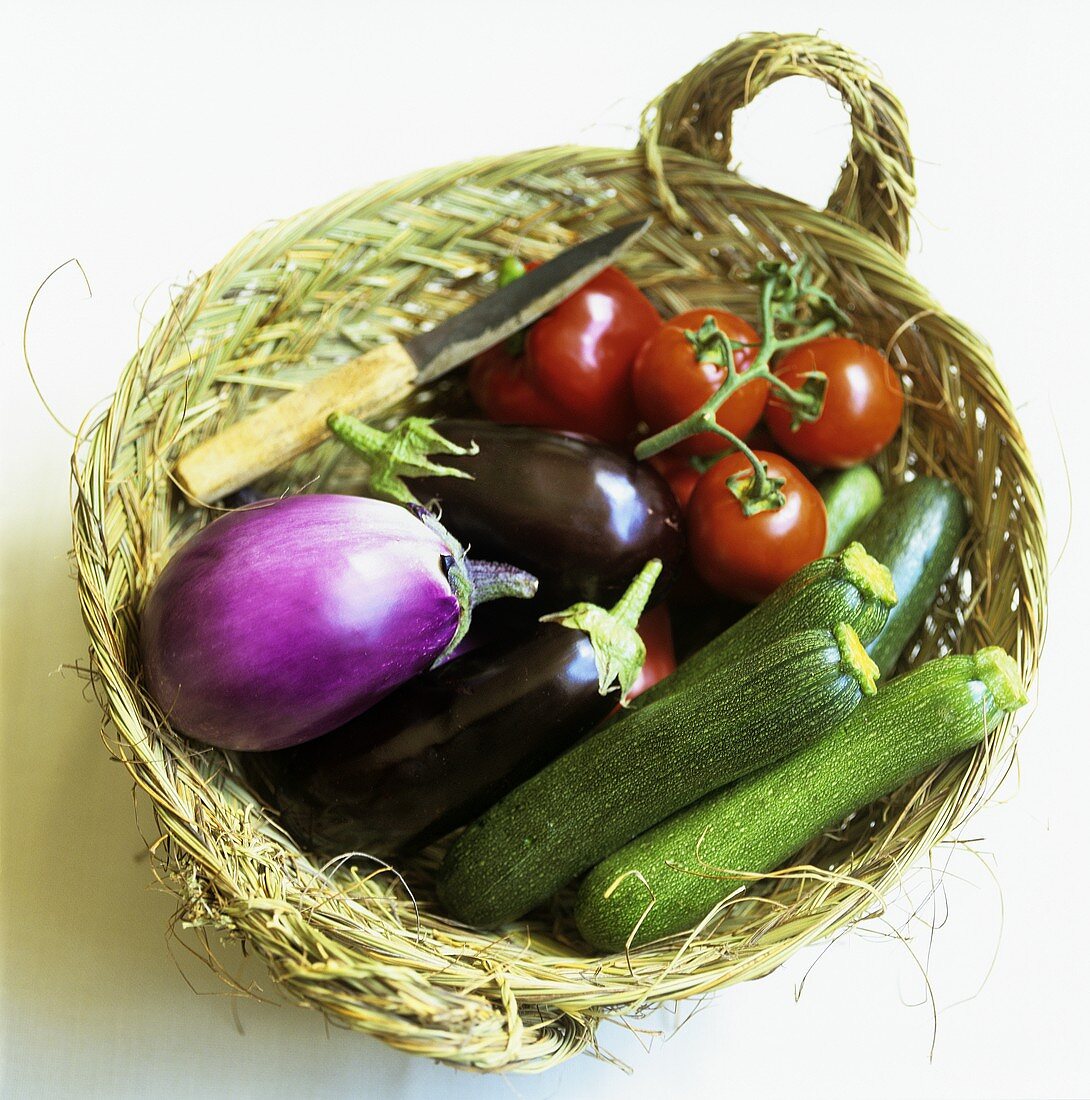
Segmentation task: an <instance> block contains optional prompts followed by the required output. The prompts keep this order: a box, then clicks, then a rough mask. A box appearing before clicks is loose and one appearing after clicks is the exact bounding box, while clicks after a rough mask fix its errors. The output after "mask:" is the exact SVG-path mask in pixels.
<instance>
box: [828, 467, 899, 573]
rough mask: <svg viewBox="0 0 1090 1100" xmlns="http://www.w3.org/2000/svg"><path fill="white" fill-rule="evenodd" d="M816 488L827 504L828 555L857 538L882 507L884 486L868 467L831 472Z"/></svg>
mask: <svg viewBox="0 0 1090 1100" xmlns="http://www.w3.org/2000/svg"><path fill="white" fill-rule="evenodd" d="M814 487H815V488H816V489H817V491H818V492H819V493H821V499H822V500H823V501H825V519H826V524H827V526H826V532H825V553H826V554H835V553H836V552H837V551H838V550H840V549H841V548H842V547H844V546H847V545H848V543H849V542H851V541H852V540H853V539H854V538H855V533H856V532H857V531H858V530H859V528H860V527H862V525H863V524H864V523H866V521H867V520H868V519H870V517H871V516H872V515H874V513H875V512H876V511H877V510H878V507H879V505H880V504H881V503H882V496H883V489H882V483H881V481H879V480H878V475H877V474H876V473H875V472H874V471H873V470H872V469H871V468H870V467H869V466H865V465H862V464H860V465H858V466H852V467H850V468H849V469H847V470H831V471H829V473H827V474H825V475H824V476H822V477H820V478H819V479H818V480H817V481H816V482H815V485H814Z"/></svg>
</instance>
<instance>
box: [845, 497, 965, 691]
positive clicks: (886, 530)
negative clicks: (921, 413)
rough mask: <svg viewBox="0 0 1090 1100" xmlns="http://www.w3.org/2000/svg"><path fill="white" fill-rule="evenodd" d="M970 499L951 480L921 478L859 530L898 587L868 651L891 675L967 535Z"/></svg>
mask: <svg viewBox="0 0 1090 1100" xmlns="http://www.w3.org/2000/svg"><path fill="white" fill-rule="evenodd" d="M968 526H969V518H968V515H967V513H966V510H965V500H964V498H963V497H962V495H961V494H960V493H959V492H958V491H957V489H955V488H954V486H953V485H951V484H950V483H949V482H948V481H942V480H941V479H940V478H937V477H918V478H916V479H915V480H914V481H908V482H905V484H904V485H899V486H897V488H896V489H894V490H893V491H892V492H891V493H890V494H889V496H888V497H887V498H886V502H885V504H883V505H882V507H881V508H879V509H878V511H877V512H875V513H874V515H873V516H871V518H870V519H869V520H868V521H867V522H866V523H865V524H864V525H863V527H862V529H861V530H860V531H859V532H858V533H857V536H856V537H857V538H858V540H859V541H860V542H862V543H863V545H864V546H865V547H866V548H867V551H868V552H869V553H870V554H871V555H873V556H874V557H876V558H877V559H878V560H879V561H880V562H882V563H883V565H885V566H886V567H887V568H888V569H889V571H890V575H891V576H892V577H893V584H894V587H895V588H896V589H897V605H896V607H894V608H892V609H891V611H890V613H889V617H888V618H887V619H886V622H885V625H884V626H883V627H882V628H881V630H880V631H879V632H878V634H877V635H876V636H875V637H873V638H871V639H870V640H869V641H867V652H868V653H869V654H870V655H871V656H872V657H873V658H874V660H875V661H876V662H877V664H878V667H879V668H880V669H881V670H882V675H883V676H888V675H889V673H890V672H891V671H892V670H893V668H894V667H895V666H896V664H897V661H898V660H899V659H900V656H901V653H902V651H903V650H904V648H905V646H906V645H907V644H908V643H909V642H910V641H911V640H912V638H913V637H914V636H915V634H916V631H917V630H919V628H920V624H921V623H922V622H923V621H924V618H925V617H926V615H927V613H928V611H930V610H931V605H932V604H933V603H934V602H935V597H936V595H938V591H939V588H940V587H941V585H942V582H943V581H944V580H946V578H947V577H948V576H949V575H950V566H951V565H952V563H953V561H954V557H955V555H956V554H957V551H958V546H959V545H960V543H961V540H962V539H963V538H964V537H965V532H966V530H967V529H968Z"/></svg>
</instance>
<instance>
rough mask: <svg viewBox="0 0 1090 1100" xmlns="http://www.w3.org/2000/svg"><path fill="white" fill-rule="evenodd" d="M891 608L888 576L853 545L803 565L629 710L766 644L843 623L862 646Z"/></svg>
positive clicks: (683, 687) (892, 600)
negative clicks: (855, 635) (796, 632)
mask: <svg viewBox="0 0 1090 1100" xmlns="http://www.w3.org/2000/svg"><path fill="white" fill-rule="evenodd" d="M896 602H897V593H896V591H895V589H894V587H893V581H892V579H891V578H890V575H889V570H887V569H886V567H885V566H884V565H882V564H881V563H880V562H878V561H876V560H875V559H874V558H873V557H872V556H871V555H870V554H868V553H867V551H866V550H864V549H863V547H862V546H860V545H859V544H858V543H852V544H850V545H849V546H846V547H845V548H844V549H843V550H841V551H840V553H838V554H834V555H832V556H831V557H826V558H819V559H818V560H817V561H812V562H810V564H809V565H804V566H803V567H802V568H801V569H800V570H799V571H798V572H797V573H795V574H794V575H793V576H791V577H789V578H788V579H787V580H786V581H784V583H783V584H781V585H780V587H779V588H777V589H776V591H775V592H773V593H772V594H771V595H770V596H769V597H768V598H767V599H765V600H762V601H761V603H759V604H757V606H756V607H754V608H753V609H752V610H751V611H748V612H747V613H746V614H745V615H743V616H742V618H741V619H739V620H738V622H736V623H735V624H734V625H733V626H730V627H728V628H727V629H726V630H725V631H723V633H722V634H720V635H719V636H718V637H716V638H713V639H712V640H711V641H710V642H708V644H707V645H705V646H704V647H703V648H702V649H698V650H697V651H696V653H694V654H693V655H692V656H691V657H689V658H687V659H686V660H685V661H683V662H682V663H681V664H680V665H679V666H678V668H677V670H676V671H674V672H672V673H671V674H670V675H669V676H667V677H665V678H664V679H662V680H660V681H659V682H658V683H657V684H655V685H654V686H652V687H651V688H649V689H648V690H647V691H645V692H643V693H642V694H641V695H638V696H636V698H635V699H633V700H632V704H631V708H632V709H633V710H639V709H642V708H643V707H646V706H648V705H649V704H651V703H654V702H656V701H657V700H659V699H661V698H663V697H665V696H667V695H672V694H674V693H676V692H679V691H684V690H686V689H687V688H688V687H689V686H690V685H691V684H695V683H699V682H700V681H701V680H702V679H704V677H705V676H707V675H708V674H709V673H711V672H714V671H716V670H717V669H720V668H722V667H723V666H724V665H726V664H730V663H731V662H732V661H737V660H741V659H743V658H744V657H745V656H746V655H747V654H749V653H752V652H753V651H754V650H756V649H758V648H760V647H761V646H763V645H766V644H767V643H768V641H769V640H770V639H772V638H780V637H783V636H784V635H786V634H793V633H795V631H798V630H811V629H818V628H822V627H823V628H825V629H827V630H831V629H832V628H833V627H834V626H835V625H836V624H837V623H840V622H844V623H847V624H848V625H849V626H850V627H851V628H852V629H853V630H854V631H855V632H856V634H858V635H859V637H860V639H861V640H862V641H863V643H864V644H866V643H867V642H869V641H870V640H871V639H872V638H873V637H874V636H875V635H876V634H877V633H878V632H879V630H881V628H882V625H883V624H884V623H885V621H886V617H887V616H888V615H889V610H890V608H891V607H893V605H894V604H895V603H896ZM617 720H619V719H617Z"/></svg>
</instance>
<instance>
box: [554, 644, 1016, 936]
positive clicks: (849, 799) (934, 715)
mask: <svg viewBox="0 0 1090 1100" xmlns="http://www.w3.org/2000/svg"><path fill="white" fill-rule="evenodd" d="M1025 701H1026V695H1025V692H1024V690H1023V688H1022V684H1021V681H1020V678H1019V675H1018V669H1017V666H1016V665H1015V663H1014V662H1013V661H1012V660H1011V658H1010V657H1008V656H1007V654H1006V653H1004V652H1003V650H1001V649H999V648H997V647H990V648H988V649H982V650H980V652H978V653H977V654H976V655H975V656H971V657H964V656H957V655H952V656H949V657H940V658H939V659H937V660H934V661H930V662H929V663H928V664H926V665H923V666H922V667H920V668H919V669H917V670H915V671H913V672H910V673H908V674H907V675H905V676H902V677H900V678H899V679H897V680H895V681H893V682H892V683H890V684H888V685H887V686H885V687H883V688H882V690H881V691H880V692H878V694H877V695H876V696H875V697H874V698H872V699H867V700H865V701H864V702H863V703H862V705H861V706H859V707H858V708H856V710H854V711H853V712H852V714H851V716H850V717H849V718H848V719H847V721H845V722H843V723H842V724H841V725H839V726H838V727H837V728H836V729H835V730H833V731H832V732H831V733H829V734H827V735H826V736H825V737H823V738H821V739H820V740H819V741H817V742H815V743H814V744H812V745H810V746H809V747H808V748H805V749H803V750H802V751H801V752H799V753H796V754H795V755H794V756H789V757H787V758H786V759H783V760H780V761H778V762H777V763H774V764H772V765H771V766H769V767H766V768H762V769H761V770H760V771H756V772H753V773H751V774H750V775H748V776H746V778H744V779H742V780H740V781H739V782H738V783H736V784H734V786H732V787H728V788H727V789H726V790H724V791H720V792H718V793H716V794H713V795H710V796H709V797H708V798H705V799H702V800H701V801H700V802H698V803H696V804H695V805H693V806H690V807H689V808H688V809H686V810H682V811H681V812H680V813H677V814H675V815H674V816H673V817H671V818H669V819H668V820H666V821H664V822H662V824H660V825H657V826H656V827H655V828H653V829H651V830H650V831H649V832H646V833H644V834H643V835H642V836H640V837H637V838H636V840H634V841H633V842H632V843H631V844H629V845H627V846H626V847H624V848H622V849H621V850H620V851H618V852H616V853H614V854H613V855H612V856H610V857H609V858H608V859H606V860H605V861H603V862H602V863H599V864H598V865H597V866H596V867H595V868H594V869H593V870H592V871H591V872H590V873H589V874H588V875H587V877H586V878H585V879H584V880H583V883H582V885H581V886H580V889H579V894H578V897H577V899H576V904H575V918H576V922H577V923H578V925H579V930H580V932H581V933H582V935H583V937H584V938H585V939H586V940H587V942H588V943H591V944H593V945H594V946H595V947H598V948H601V949H605V950H609V951H619V950H621V949H622V948H624V947H625V946H626V945H629V944H631V945H638V944H642V943H647V942H649V941H650V940H654V939H659V938H660V937H663V936H669V935H674V934H675V933H679V932H684V931H686V930H688V929H690V928H694V927H696V925H697V924H699V923H700V921H702V920H703V919H704V917H705V916H706V915H707V914H708V913H709V912H710V911H711V910H712V909H713V908H714V906H716V905H717V904H718V903H719V902H721V901H723V900H724V899H725V898H727V897H729V896H730V895H731V894H733V893H734V892H735V891H737V890H738V889H739V887H741V886H743V885H744V884H745V882H746V881H748V880H747V879H744V878H739V877H737V876H736V875H732V874H731V873H730V872H731V871H735V872H739V871H740V872H750V873H755V874H763V873H765V872H768V871H771V870H773V869H774V868H776V867H779V866H780V865H781V864H782V863H783V862H784V861H785V860H786V859H788V858H789V857H790V856H791V855H792V854H794V853H795V852H797V851H798V850H799V849H800V848H802V847H803V845H805V844H806V843H807V842H808V841H810V840H812V839H813V838H814V837H816V836H819V835H820V834H821V833H822V831H823V830H824V829H826V828H828V827H829V826H831V825H835V824H837V823H839V822H840V821H843V820H844V818H845V817H847V816H848V814H851V813H854V812H855V811H856V810H859V809H862V808H863V807H864V806H867V805H869V804H870V803H872V802H874V801H875V799H878V798H881V797H882V796H883V795H886V794H888V793H890V792H891V791H894V790H896V789H897V788H898V787H900V786H901V785H902V784H903V783H906V782H907V781H908V780H909V779H911V778H912V776H914V775H918V774H920V773H921V772H924V771H927V770H928V769H929V768H932V767H934V766H935V765H936V764H939V763H941V762H942V761H943V760H946V759H947V758H948V757H951V756H953V755H955V754H956V753H959V752H961V751H962V750H964V749H967V748H969V747H970V746H972V745H975V744H976V743H977V742H978V741H980V740H981V739H982V738H983V736H984V732H985V729H986V728H987V729H992V728H994V727H995V725H996V724H997V723H998V721H999V719H1000V718H1002V716H1003V715H1004V714H1008V713H1010V712H1011V711H1014V710H1017V709H1018V707H1020V706H1022V705H1023V704H1024V703H1025ZM652 895H653V896H654V905H650V901H651V897H652ZM641 919H642V923H641ZM637 925H638V928H637Z"/></svg>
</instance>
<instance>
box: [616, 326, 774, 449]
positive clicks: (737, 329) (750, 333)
mask: <svg viewBox="0 0 1090 1100" xmlns="http://www.w3.org/2000/svg"><path fill="white" fill-rule="evenodd" d="M724 337H726V339H724ZM760 345H761V338H760V336H759V335H758V334H757V332H756V330H755V329H754V328H753V326H752V325H750V324H749V322H748V321H743V320H742V318H741V317H736V316H735V315H734V314H733V313H728V312H727V311H726V310H723V309H694V310H690V311H689V312H687V313H682V314H679V315H678V316H677V317H674V318H673V319H672V320H670V321H667V322H666V324H664V325H663V326H662V328H660V329H659V330H658V331H657V332H655V333H654V334H653V335H652V336H651V337H650V338H649V339H648V340H647V342H646V343H645V344H644V345H643V347H642V348H641V349H640V353H639V355H637V356H636V362H635V364H634V365H633V367H632V390H633V393H634V395H635V399H636V407H637V408H638V409H639V411H640V415H641V416H642V417H643V419H644V420H645V421H646V422H647V424H648V426H649V427H650V428H651V431H652V432H660V431H663V430H664V429H665V428H669V427H670V426H671V425H673V424H675V423H677V422H678V421H679V420H684V419H685V417H687V416H689V415H690V413H692V412H693V411H694V410H695V409H697V408H699V407H700V406H701V405H702V404H703V403H704V402H705V401H707V400H708V398H709V397H711V396H712V395H713V394H714V393H715V392H716V391H717V390H718V389H719V387H720V386H722V385H723V384H724V382H726V381H727V378H728V371H727V366H726V357H727V356H728V355H731V356H732V357H733V360H734V370H735V371H737V373H738V375H740V376H744V374H745V372H746V371H747V370H749V369H750V368H751V367H752V366H753V363H754V361H755V360H756V358H757V349H758V348H759V347H760ZM767 400H768V382H767V381H766V380H765V379H763V378H762V379H758V380H755V381H754V382H753V383H752V384H750V385H745V386H739V387H738V388H737V389H736V390H735V392H734V393H733V394H732V395H731V396H730V397H729V398H728V399H727V400H726V401H725V402H724V403H723V404H722V405H721V406H720V407H719V409H718V410H717V411H716V414H715V419H716V421H717V422H718V423H719V425H720V426H721V427H724V428H727V429H728V430H729V431H732V432H734V434H735V435H738V436H744V435H748V434H749V432H750V431H751V430H752V429H753V427H754V425H755V424H756V423H757V421H758V420H760V419H761V413H762V412H763V411H764V407H765V402H766V401H767ZM723 447H724V439H723V437H722V436H721V435H719V433H718V432H714V431H712V432H700V433H699V434H697V435H691V436H688V437H687V438H685V439H683V440H681V442H679V443H678V444H677V445H676V446H675V447H674V448H673V452H672V453H679V454H682V455H714V454H717V453H718V452H719V451H722V450H723Z"/></svg>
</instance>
